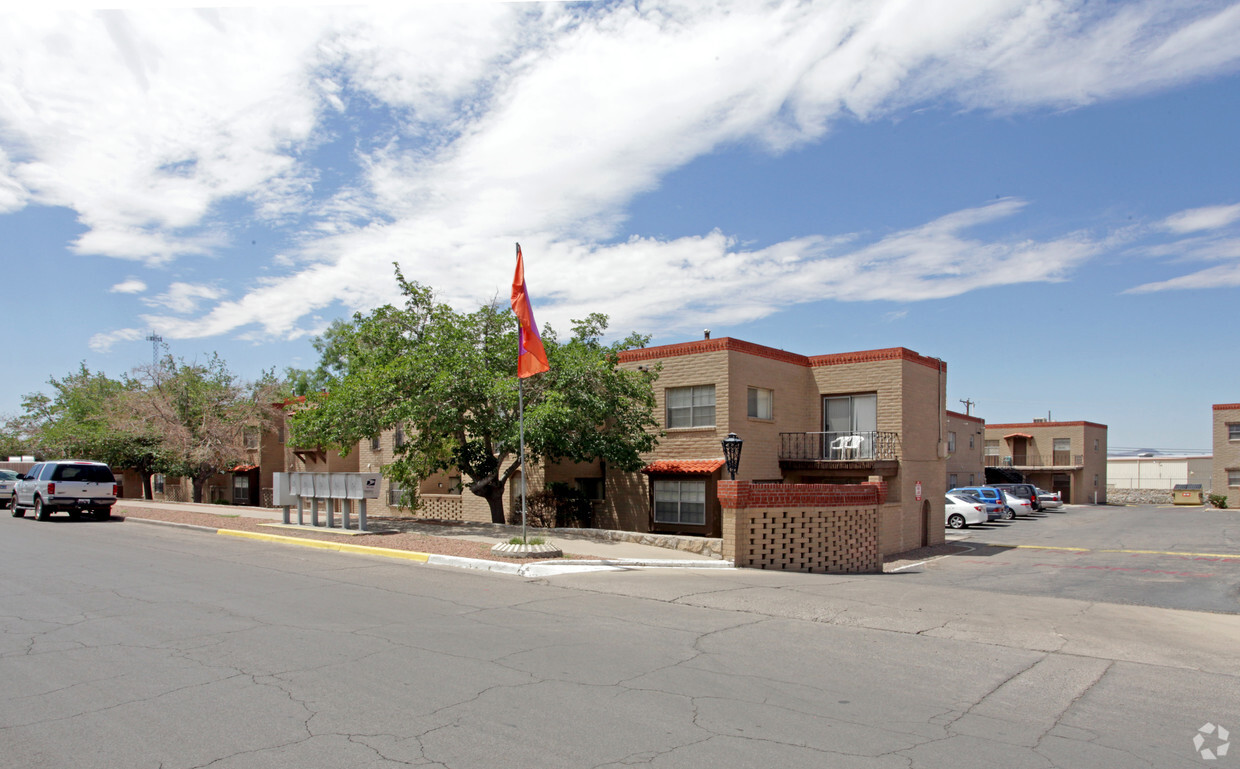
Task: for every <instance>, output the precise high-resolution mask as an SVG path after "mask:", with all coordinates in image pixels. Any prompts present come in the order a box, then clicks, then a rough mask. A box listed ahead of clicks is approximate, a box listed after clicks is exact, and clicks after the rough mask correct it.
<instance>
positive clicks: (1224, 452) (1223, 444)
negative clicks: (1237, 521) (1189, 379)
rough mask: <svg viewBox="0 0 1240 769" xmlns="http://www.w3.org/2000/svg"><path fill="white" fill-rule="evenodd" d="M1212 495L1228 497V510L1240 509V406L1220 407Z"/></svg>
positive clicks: (1217, 406)
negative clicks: (1229, 508)
mask: <svg viewBox="0 0 1240 769" xmlns="http://www.w3.org/2000/svg"><path fill="white" fill-rule="evenodd" d="M1213 412H1214V470H1213V473H1212V474H1211V476H1212V477H1211V481H1212V486H1213V489H1212V493H1214V494H1226V495H1227V506H1228V507H1231V508H1237V507H1240V403H1216V404H1214V408H1213Z"/></svg>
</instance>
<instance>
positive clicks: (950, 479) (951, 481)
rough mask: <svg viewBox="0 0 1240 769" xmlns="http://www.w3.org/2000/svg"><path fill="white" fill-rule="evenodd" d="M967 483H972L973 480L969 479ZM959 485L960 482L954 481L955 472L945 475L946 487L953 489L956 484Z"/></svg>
mask: <svg viewBox="0 0 1240 769" xmlns="http://www.w3.org/2000/svg"><path fill="white" fill-rule="evenodd" d="M969 483H973V481H972V480H970V481H969ZM959 485H960V484H958V483H956V474H955V473H950V474H948V476H947V488H949V489H954V488H956V487H957V486H959Z"/></svg>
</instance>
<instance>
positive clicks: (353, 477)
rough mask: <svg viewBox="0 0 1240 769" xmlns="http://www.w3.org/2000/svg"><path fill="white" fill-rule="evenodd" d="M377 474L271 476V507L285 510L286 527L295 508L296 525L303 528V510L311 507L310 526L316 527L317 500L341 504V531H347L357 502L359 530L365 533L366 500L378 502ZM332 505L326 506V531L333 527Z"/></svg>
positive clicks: (283, 474) (317, 521) (290, 474)
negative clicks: (352, 510) (336, 501)
mask: <svg viewBox="0 0 1240 769" xmlns="http://www.w3.org/2000/svg"><path fill="white" fill-rule="evenodd" d="M380 478H381V476H380V474H379V473H272V478H271V487H272V504H273V505H274V506H275V507H282V508H284V523H285V525H289V524H290V521H289V508H290V507H292V506H294V505H295V506H296V507H297V525H298V526H301V525H304V521H303V519H302V510H303V508H304V506H305V503H306V502H309V503H310V516H311V520H312V525H314V526H318V525H319V500H335V499H339V500H343V503H344V504H343V513H344V520H343V523H344V528H346V529H347V528H349V512H350V510H351V509H352V507H353V501H354V500H357V501H358V518H357V520H358V530H359V531H363V532H364V531H366V500H368V499H378V498H379V479H380ZM332 507H333V506H332V504H331V503H330V502H329V503H328V504H327V527H328V528H332V527H333V526H334V515H333V510H332Z"/></svg>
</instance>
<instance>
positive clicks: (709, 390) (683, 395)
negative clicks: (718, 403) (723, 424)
mask: <svg viewBox="0 0 1240 769" xmlns="http://www.w3.org/2000/svg"><path fill="white" fill-rule="evenodd" d="M666 393H667V426H668V427H669V428H672V427H714V426H715V386H714V385H713V384H711V385H695V386H693V387H669V388H667V391H666Z"/></svg>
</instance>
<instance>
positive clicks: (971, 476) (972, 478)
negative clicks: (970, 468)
mask: <svg viewBox="0 0 1240 769" xmlns="http://www.w3.org/2000/svg"><path fill="white" fill-rule="evenodd" d="M975 484H977V476H976V475H974V474H973V473H969V485H970V486H973V485H975Z"/></svg>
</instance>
